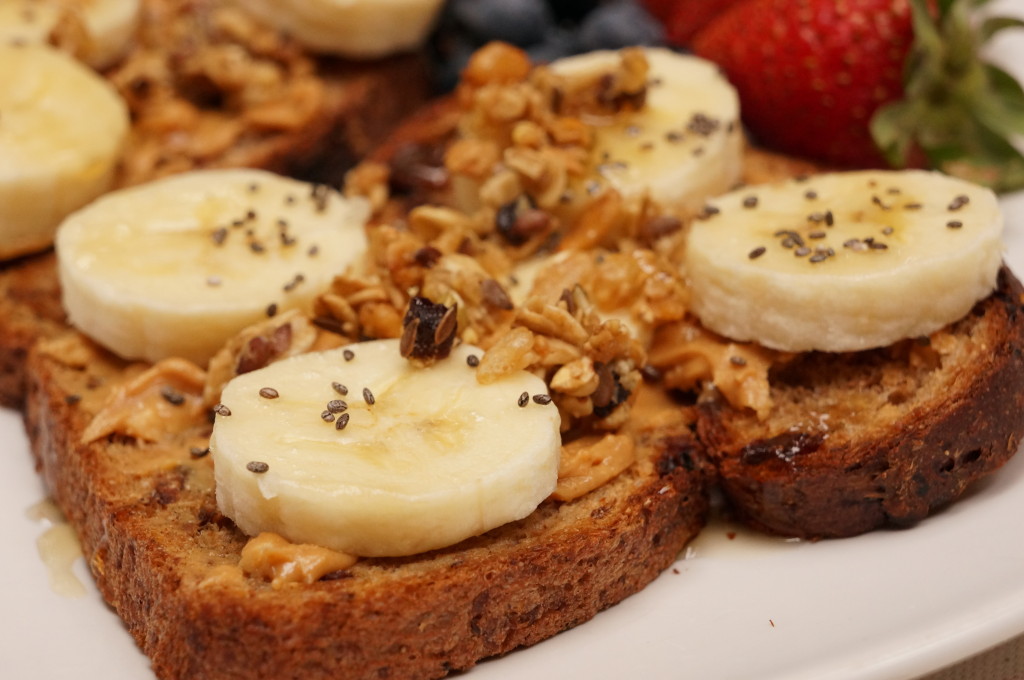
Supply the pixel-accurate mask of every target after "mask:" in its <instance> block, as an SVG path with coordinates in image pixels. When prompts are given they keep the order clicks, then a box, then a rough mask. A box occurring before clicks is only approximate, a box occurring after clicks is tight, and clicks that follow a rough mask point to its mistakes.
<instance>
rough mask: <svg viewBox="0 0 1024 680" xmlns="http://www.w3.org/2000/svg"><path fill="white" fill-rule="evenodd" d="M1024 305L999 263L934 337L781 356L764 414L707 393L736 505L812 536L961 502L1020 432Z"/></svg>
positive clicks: (713, 448) (910, 520) (708, 427)
mask: <svg viewBox="0 0 1024 680" xmlns="http://www.w3.org/2000/svg"><path fill="white" fill-rule="evenodd" d="M1022 308H1024V289H1022V287H1021V284H1020V282H1019V281H1018V280H1017V279H1016V278H1015V277H1014V275H1013V274H1012V273H1011V272H1010V271H1009V269H1007V268H1004V269H1003V270H1002V271H1001V272H1000V274H999V281H998V289H997V290H996V291H995V292H994V293H993V294H992V295H991V296H989V297H988V298H986V299H984V300H982V301H981V302H979V303H978V304H977V305H976V306H975V307H974V310H973V311H972V312H971V313H970V314H968V315H967V317H965V318H964V319H962V320H960V321H958V322H956V323H954V324H952V325H951V326H949V327H947V328H946V329H944V330H942V331H940V332H938V333H935V334H933V335H932V336H931V337H930V338H922V339H918V340H907V341H904V342H902V343H900V344H899V345H896V346H893V347H888V348H884V349H877V350H870V351H865V352H855V353H846V354H828V353H821V352H809V353H804V354H799V355H796V356H794V357H792V358H791V359H789V360H788V361H783V362H780V363H779V364H777V365H776V367H775V368H774V369H773V370H772V372H771V374H770V375H769V382H770V387H771V398H772V401H773V407H772V410H771V413H770V414H769V415H768V417H767V418H765V419H763V420H759V419H758V418H757V416H756V415H755V414H754V413H753V412H752V411H750V410H740V409H736V408H732V407H730V406H729V405H728V404H727V403H726V402H725V400H723V399H722V398H721V396H720V395H717V394H716V395H713V396H712V397H711V398H710V399H708V400H706V401H704V402H703V403H702V404H701V416H700V418H699V426H698V427H699V433H700V437H701V440H702V441H703V443H704V444H705V445H706V447H707V452H708V455H709V456H710V458H711V461H712V462H713V464H714V465H715V467H716V469H717V471H718V476H719V481H720V484H721V487H722V489H723V490H724V492H725V494H726V496H727V497H728V499H729V502H730V505H731V507H732V509H733V511H734V512H735V513H736V514H737V515H738V516H739V517H740V518H741V519H743V520H744V521H745V522H747V523H748V524H750V525H752V526H754V527H756V528H758V529H761V530H764V531H768V532H771V533H776V534H782V535H785V536H796V537H800V538H808V539H817V538H826V537H842V536H853V535H856V534H860V533H863V532H866V531H870V530H872V529H876V528H878V527H883V526H897V527H899V526H908V525H911V524H914V523H915V522H918V521H919V520H921V519H923V518H925V517H926V516H927V515H929V514H931V513H933V512H935V511H937V510H939V509H940V508H942V507H944V506H946V505H948V504H949V503H951V502H953V501H954V500H956V499H957V498H958V497H960V496H961V495H962V494H963V493H964V491H965V490H966V489H967V488H968V487H969V486H970V485H971V484H972V483H973V482H975V481H977V480H978V479H981V478H982V477H984V476H986V475H988V474H990V473H992V472H994V471H995V470H997V469H999V467H1000V466H1002V465H1003V464H1004V463H1005V462H1006V461H1007V460H1008V459H1009V458H1010V457H1011V456H1012V455H1013V454H1014V453H1016V451H1017V449H1018V447H1019V446H1020V443H1021V438H1022V435H1024V313H1022Z"/></svg>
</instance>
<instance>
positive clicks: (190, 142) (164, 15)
mask: <svg viewBox="0 0 1024 680" xmlns="http://www.w3.org/2000/svg"><path fill="white" fill-rule="evenodd" d="M144 9H145V12H144V15H143V20H142V25H141V28H140V31H139V33H138V37H137V40H138V44H137V45H136V46H135V47H134V48H133V49H132V50H131V52H130V54H129V55H128V56H127V58H126V59H125V60H124V61H123V62H121V63H120V64H118V65H117V66H115V67H114V68H113V69H112V70H111V72H110V73H109V74H108V76H109V79H110V81H111V82H112V83H113V84H114V86H115V87H116V88H117V89H118V91H119V92H120V94H121V95H122V96H123V97H124V99H125V101H126V102H127V103H128V107H129V110H130V111H131V115H132V121H133V125H132V130H131V135H130V138H129V140H128V144H127V149H126V153H125V159H124V164H123V168H122V170H121V178H120V183H121V184H124V185H130V184H136V183H139V182H141V181H144V180H148V179H152V178H153V177H159V176H163V175H168V174H172V173H178V172H183V171H186V170H192V169H195V168H201V167H208V166H209V165H210V164H211V163H214V162H216V163H217V164H219V165H232V162H231V158H232V157H233V155H234V154H238V153H251V152H252V151H253V150H252V148H251V147H252V146H253V145H258V144H260V143H261V142H262V141H263V140H265V138H266V137H268V136H269V135H272V134H278V133H281V132H290V131H297V130H301V129H302V127H303V126H305V125H308V124H310V123H311V121H313V120H314V119H315V117H316V116H317V115H318V113H319V112H320V111H321V110H322V107H323V106H324V97H325V93H324V88H323V83H322V81H320V80H319V79H318V78H317V77H316V73H315V68H316V67H315V64H314V62H313V61H312V60H311V59H310V58H309V57H308V56H305V55H304V54H303V53H302V52H301V51H300V50H299V49H298V48H297V47H296V46H295V45H294V44H292V43H291V42H289V41H287V39H285V38H283V37H282V36H281V35H280V34H279V33H278V32H277V31H276V30H274V29H273V28H270V27H267V26H263V25H261V24H259V23H257V22H256V21H255V20H254V19H252V18H251V17H250V16H249V15H248V14H247V13H246V12H245V11H244V10H243V9H241V8H239V7H236V6H234V5H233V4H231V3H225V2H217V3H213V2H211V1H210V0H160V1H159V2H147V3H146V4H145V8H144ZM69 31H70V29H69ZM68 40H69V41H70V38H68ZM246 147H250V148H248V149H247V148H246ZM235 165H237V163H235Z"/></svg>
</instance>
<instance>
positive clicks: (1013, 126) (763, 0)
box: [692, 0, 1024, 189]
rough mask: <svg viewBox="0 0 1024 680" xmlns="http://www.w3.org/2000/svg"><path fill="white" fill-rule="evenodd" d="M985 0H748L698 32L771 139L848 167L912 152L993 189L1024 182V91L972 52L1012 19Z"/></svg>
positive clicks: (899, 160)
mask: <svg viewBox="0 0 1024 680" xmlns="http://www.w3.org/2000/svg"><path fill="white" fill-rule="evenodd" d="M977 4H978V0H936V2H934V3H931V7H932V11H929V9H928V7H927V6H926V1H925V0H746V1H745V2H741V3H740V4H738V5H734V6H733V7H731V8H730V9H729V10H728V11H726V12H724V13H723V14H720V15H719V16H717V17H716V18H715V19H713V20H712V22H711V23H710V24H708V25H707V26H706V27H705V28H704V29H703V30H701V31H700V32H699V33H698V34H697V35H696V37H695V39H694V41H693V45H692V46H693V49H694V51H695V52H696V53H697V54H698V55H700V56H702V57H705V58H707V59H710V60H712V61H715V62H717V63H718V64H719V65H721V67H722V68H723V69H724V71H725V72H726V74H727V75H728V77H729V79H730V80H731V81H732V82H733V83H734V84H735V86H736V88H737V90H738V91H739V93H740V101H741V105H742V110H743V117H744V121H745V122H746V124H747V125H748V127H749V128H750V130H751V131H752V132H753V134H754V136H755V137H756V138H757V139H758V140H759V141H760V142H761V143H763V144H765V145H766V146H769V147H772V148H776V149H778V150H781V151H784V152H788V153H792V154H795V155H800V156H805V157H808V158H814V159H816V160H819V161H823V162H825V163H830V164H833V165H838V166H847V167H865V166H884V165H889V164H890V163H891V164H895V165H905V164H906V163H907V158H908V156H909V155H915V156H916V157H918V158H920V160H922V161H924V163H925V164H928V165H931V166H933V167H937V168H940V169H943V170H946V171H947V172H954V173H956V174H960V175H967V176H969V177H970V178H971V179H975V180H977V181H983V182H985V183H988V184H992V185H994V186H997V187H998V188H1002V189H1005V188H1013V187H1016V186H1024V156H1021V154H1020V153H1019V152H1017V151H1016V150H1015V149H1014V148H1013V147H1012V146H1011V145H1010V144H1009V143H1007V142H1006V141H1005V140H1006V139H1007V138H1008V137H1010V136H1011V135H1012V134H1014V133H1016V134H1021V133H1024V92H1022V91H1021V88H1020V86H1019V85H1017V83H1016V82H1014V81H1013V79H1012V78H1011V77H1010V76H1008V75H1006V74H1005V73H1003V72H1002V71H998V70H997V69H995V68H994V67H992V66H990V65H988V64H983V63H982V62H981V61H980V60H979V59H978V58H977V51H978V48H979V46H980V45H981V43H982V42H983V41H984V40H985V39H987V38H988V37H989V36H990V35H991V34H992V33H994V32H996V31H997V30H1000V29H1002V28H1005V27H1008V26H1013V25H1020V24H1021V22H1020V21H1019V20H1015V19H989V20H987V21H985V22H980V23H979V22H972V17H971V12H970V10H971V9H972V8H973V6H974V5H977Z"/></svg>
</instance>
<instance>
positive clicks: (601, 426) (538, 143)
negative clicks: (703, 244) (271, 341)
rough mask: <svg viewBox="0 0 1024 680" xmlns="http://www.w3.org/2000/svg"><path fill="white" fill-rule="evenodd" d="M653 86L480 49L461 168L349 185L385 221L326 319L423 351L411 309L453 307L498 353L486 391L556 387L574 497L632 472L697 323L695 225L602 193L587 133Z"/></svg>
mask: <svg viewBox="0 0 1024 680" xmlns="http://www.w3.org/2000/svg"><path fill="white" fill-rule="evenodd" d="M646 82H647V64H646V61H645V59H644V56H643V53H642V51H639V50H625V51H623V52H622V53H621V59H620V63H619V65H618V66H617V67H616V68H615V69H613V70H611V71H609V72H604V73H600V74H582V75H580V76H576V77H568V76H563V75H560V74H556V73H554V72H552V71H551V70H549V69H547V68H544V67H538V68H532V67H531V66H530V63H529V61H528V60H527V59H526V57H525V55H523V54H522V53H521V52H520V51H518V50H515V49H514V48H511V47H508V46H505V45H491V46H489V47H486V48H484V49H483V50H481V51H480V52H478V53H477V54H476V56H475V57H474V58H473V60H472V61H471V62H470V65H469V67H468V69H467V71H466V72H465V74H464V79H463V84H462V85H461V87H460V90H459V91H458V92H457V94H456V96H455V103H454V104H453V105H454V106H457V107H458V109H459V115H458V116H456V117H453V118H452V120H453V128H452V130H451V133H452V137H451V141H447V142H446V143H445V153H444V155H443V165H441V166H440V167H438V168H435V171H434V172H426V171H422V169H419V170H416V171H414V172H410V167H409V165H408V159H409V158H416V159H423V158H429V157H430V156H431V155H432V154H431V153H428V152H422V151H416V152H409V151H408V150H403V151H401V152H399V153H396V154H395V158H392V159H390V160H391V161H392V163H391V164H390V165H387V164H384V163H378V162H366V163H363V164H362V165H361V166H359V167H357V168H356V169H355V170H354V171H352V172H351V173H350V174H349V176H348V181H347V186H346V191H347V192H348V193H349V194H357V195H361V196H364V197H366V198H368V199H369V200H370V201H371V203H372V204H373V206H374V208H375V209H376V211H377V212H376V221H375V222H374V224H372V225H371V227H370V235H369V241H370V250H369V254H368V256H367V258H366V262H365V263H364V266H363V267H362V269H361V270H359V271H354V272H348V273H346V274H344V275H341V276H339V277H337V279H336V280H335V282H334V284H333V286H332V288H331V290H330V291H328V292H327V293H326V294H324V295H323V296H321V298H320V299H319V301H318V303H317V307H316V310H315V311H316V322H317V323H318V324H319V325H320V326H321V327H324V328H330V329H332V330H334V331H336V332H338V333H341V334H343V335H345V336H346V337H348V338H351V339H353V340H357V339H366V338H381V337H402V336H403V334H404V335H405V336H407V337H408V338H409V343H407V344H410V346H411V343H412V338H413V337H414V335H416V334H418V333H419V330H420V329H418V328H410V327H409V326H408V325H406V326H403V323H402V320H403V317H404V316H405V310H406V309H407V308H408V307H409V303H410V300H420V299H426V300H429V301H430V302H431V303H433V304H438V305H444V306H446V308H447V309H449V310H451V311H450V314H451V315H452V316H453V317H454V318H455V319H457V335H458V339H459V341H461V342H467V343H472V344H474V345H477V346H480V347H481V348H483V349H484V350H485V353H484V354H483V356H482V358H481V359H480V361H479V365H478V367H477V369H476V370H477V379H478V380H479V381H480V382H482V383H488V382H493V381H497V380H499V379H501V378H502V377H504V376H506V375H508V374H510V373H512V372H515V371H519V370H527V371H531V372H533V373H535V374H537V375H538V376H540V377H542V378H543V379H544V380H545V381H546V383H547V385H548V387H549V392H550V396H551V399H552V401H553V403H554V404H555V405H556V406H557V407H558V409H559V412H560V415H561V419H562V428H563V440H564V441H565V442H566V446H565V447H564V449H563V468H564V469H563V474H562V478H563V483H562V484H561V485H560V487H559V490H558V492H557V493H556V497H558V498H561V499H564V500H568V499H571V498H574V497H577V496H578V495H582V494H583V493H586V492H587V491H589V490H590V489H592V488H594V487H596V486H597V485H599V484H601V483H604V482H605V481H607V480H608V479H610V478H611V477H613V476H614V475H616V474H618V473H619V472H621V471H622V470H624V469H626V468H627V467H628V466H629V465H630V464H632V462H633V460H634V447H633V441H632V438H631V436H630V435H629V434H627V433H625V425H626V424H627V423H628V421H629V420H630V414H631V409H632V408H633V405H634V403H635V400H636V395H637V393H638V390H639V388H640V386H641V383H642V381H643V374H644V371H645V368H648V358H647V348H648V346H649V344H650V341H651V339H652V337H653V334H654V332H655V330H656V329H657V328H659V327H661V326H664V325H666V324H671V323H677V322H681V321H682V320H683V319H684V318H686V313H687V307H688V293H687V290H686V287H685V286H684V284H683V282H682V279H681V276H680V274H679V270H678V267H677V266H676V265H674V264H673V263H672V262H671V261H670V257H669V256H670V255H671V254H672V253H673V252H674V251H675V250H676V249H677V246H678V238H677V237H678V236H679V235H680V234H681V231H682V225H683V219H681V217H680V216H676V215H671V214H665V213H664V211H662V210H661V209H660V208H658V207H657V206H655V205H653V204H652V203H651V202H649V201H647V200H646V199H631V200H627V199H626V198H625V197H623V196H622V195H620V194H619V193H618V192H617V191H615V190H614V189H613V188H611V187H610V186H608V185H607V184H604V183H601V182H599V181H596V180H595V177H598V176H599V175H598V173H597V172H596V164H598V163H599V159H595V158H594V157H593V149H592V146H593V130H592V127H591V125H589V124H588V123H587V122H585V120H584V118H585V117H586V116H590V115H600V116H614V115H615V114H616V113H617V112H619V111H621V110H625V109H635V108H638V107H641V106H642V105H643V101H644V96H645V91H646ZM443 136H444V135H436V137H437V138H440V137H443ZM434 143H437V141H436V140H435V141H434ZM397 172H401V173H402V176H403V180H405V179H406V178H407V177H409V176H414V175H418V176H421V177H430V178H432V179H431V181H430V182H429V186H427V187H426V192H425V194H423V195H420V196H414V197H413V198H412V199H410V198H409V196H408V195H405V196H402V195H397V194H396V192H395V191H394V190H395V189H396V187H397V188H401V189H403V190H404V189H407V187H406V186H405V182H404V181H403V182H402V183H392V182H391V180H392V179H393V176H394V174H396V173H397ZM439 175H440V176H443V177H444V178H445V181H444V182H443V183H439V182H437V181H436V179H437V177H438V176H439ZM406 193H407V192H406ZM396 202H397V203H399V204H400V205H401V208H400V209H396V208H395V204H396ZM416 337H418V335H416Z"/></svg>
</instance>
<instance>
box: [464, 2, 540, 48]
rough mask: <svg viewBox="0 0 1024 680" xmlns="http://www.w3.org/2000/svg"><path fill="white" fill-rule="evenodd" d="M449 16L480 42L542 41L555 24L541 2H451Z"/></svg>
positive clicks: (526, 42)
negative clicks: (450, 14)
mask: <svg viewBox="0 0 1024 680" xmlns="http://www.w3.org/2000/svg"><path fill="white" fill-rule="evenodd" d="M449 11H450V12H451V13H452V16H453V17H454V18H455V20H456V21H458V22H459V23H460V24H461V25H462V26H464V27H465V29H466V30H467V31H469V32H470V33H471V34H472V35H473V37H475V38H477V39H478V40H479V41H481V42H486V41H488V40H504V41H506V42H510V43H512V44H514V45H519V46H528V45H532V44H534V43H538V42H541V41H542V40H543V39H544V34H545V32H546V31H547V30H548V28H550V27H551V26H552V25H553V24H554V21H555V18H554V15H553V14H552V13H551V9H550V8H549V7H548V5H547V3H546V2H545V1H544V0H452V2H451V4H450V5H449Z"/></svg>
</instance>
